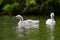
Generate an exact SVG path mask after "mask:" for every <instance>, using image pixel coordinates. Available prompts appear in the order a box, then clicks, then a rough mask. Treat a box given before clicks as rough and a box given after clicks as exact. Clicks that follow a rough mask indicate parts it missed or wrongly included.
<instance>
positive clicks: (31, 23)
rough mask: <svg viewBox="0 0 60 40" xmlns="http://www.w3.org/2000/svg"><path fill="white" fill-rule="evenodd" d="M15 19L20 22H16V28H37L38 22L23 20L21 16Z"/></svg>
mask: <svg viewBox="0 0 60 40" xmlns="http://www.w3.org/2000/svg"><path fill="white" fill-rule="evenodd" d="M15 17H16V18H17V19H20V21H19V22H18V28H21V27H24V28H26V29H29V28H39V20H23V17H22V16H21V15H17V16H15Z"/></svg>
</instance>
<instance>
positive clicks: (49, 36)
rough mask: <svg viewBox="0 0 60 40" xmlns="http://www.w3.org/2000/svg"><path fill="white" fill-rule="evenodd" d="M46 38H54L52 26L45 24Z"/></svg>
mask: <svg viewBox="0 0 60 40" xmlns="http://www.w3.org/2000/svg"><path fill="white" fill-rule="evenodd" d="M46 31H47V32H48V40H55V37H54V26H47V30H46Z"/></svg>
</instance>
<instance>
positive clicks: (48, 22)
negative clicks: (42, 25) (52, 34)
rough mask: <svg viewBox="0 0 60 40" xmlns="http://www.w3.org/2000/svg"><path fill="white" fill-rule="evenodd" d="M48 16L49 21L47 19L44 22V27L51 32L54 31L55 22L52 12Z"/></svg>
mask: <svg viewBox="0 0 60 40" xmlns="http://www.w3.org/2000/svg"><path fill="white" fill-rule="evenodd" d="M50 16H51V19H47V21H46V26H49V27H48V28H51V31H52V30H53V29H54V26H55V23H56V22H55V20H54V16H55V15H54V13H53V12H52V13H51V14H50Z"/></svg>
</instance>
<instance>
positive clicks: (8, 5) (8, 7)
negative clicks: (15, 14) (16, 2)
mask: <svg viewBox="0 0 60 40" xmlns="http://www.w3.org/2000/svg"><path fill="white" fill-rule="evenodd" d="M12 9H13V7H12V5H10V4H7V5H5V6H4V7H3V10H5V11H12Z"/></svg>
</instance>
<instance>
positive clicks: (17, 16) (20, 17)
mask: <svg viewBox="0 0 60 40" xmlns="http://www.w3.org/2000/svg"><path fill="white" fill-rule="evenodd" d="M15 18H17V19H23V17H22V16H21V15H16V16H15Z"/></svg>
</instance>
